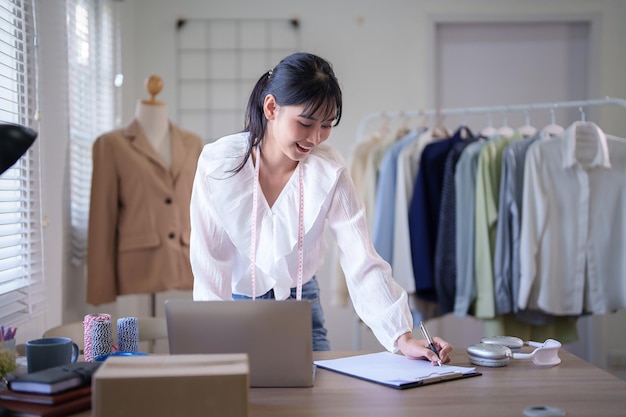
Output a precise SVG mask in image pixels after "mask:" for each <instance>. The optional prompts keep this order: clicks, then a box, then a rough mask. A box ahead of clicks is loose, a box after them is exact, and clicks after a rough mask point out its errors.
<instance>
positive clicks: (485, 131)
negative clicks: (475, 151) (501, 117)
mask: <svg viewBox="0 0 626 417" xmlns="http://www.w3.org/2000/svg"><path fill="white" fill-rule="evenodd" d="M497 133H498V129H496V128H495V127H493V116H492V114H491V112H489V113H487V126H486V127H484V128H482V129H481V131H480V136H482V137H485V138H490V137H491V136H494V135H496V134H497Z"/></svg>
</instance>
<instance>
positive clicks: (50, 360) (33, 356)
mask: <svg viewBox="0 0 626 417" xmlns="http://www.w3.org/2000/svg"><path fill="white" fill-rule="evenodd" d="M76 360H78V345H77V344H76V343H74V342H73V341H72V339H70V338H68V337H44V338H43V339H35V340H30V341H28V342H26V362H27V364H28V373H29V374H30V373H32V372H37V371H42V370H44V369H48V368H52V367H55V366H61V365H69V364H70V363H74V362H76Z"/></svg>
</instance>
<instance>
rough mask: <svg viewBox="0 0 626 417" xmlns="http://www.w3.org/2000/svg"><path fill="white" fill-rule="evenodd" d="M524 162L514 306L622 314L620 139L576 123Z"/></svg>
mask: <svg viewBox="0 0 626 417" xmlns="http://www.w3.org/2000/svg"><path fill="white" fill-rule="evenodd" d="M525 163H526V164H525V171H524V194H523V210H522V213H523V214H524V215H523V216H522V226H521V236H520V262H521V265H520V267H521V278H520V293H519V299H518V304H519V307H520V308H521V309H526V308H529V309H539V310H542V311H545V312H548V313H551V314H555V315H580V314H583V313H593V314H605V313H609V312H613V311H616V310H619V309H624V308H626V257H625V256H624V254H625V253H626V140H624V139H622V138H617V137H612V136H607V135H605V134H604V132H602V130H601V129H600V128H599V127H598V126H597V125H595V124H593V123H590V122H587V123H583V122H576V123H574V124H572V125H571V126H570V127H569V128H568V129H567V130H566V131H565V132H564V133H563V135H562V136H561V137H558V138H553V139H547V140H544V141H537V142H535V143H533V144H532V145H531V146H530V148H529V150H528V153H527V155H526V162H525Z"/></svg>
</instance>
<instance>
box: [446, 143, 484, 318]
mask: <svg viewBox="0 0 626 417" xmlns="http://www.w3.org/2000/svg"><path fill="white" fill-rule="evenodd" d="M485 143H486V141H485V140H484V139H479V140H477V141H476V142H474V143H470V144H469V145H467V146H466V147H465V149H464V150H463V152H462V153H461V156H460V157H459V160H458V162H457V163H456V170H455V172H454V194H455V199H456V205H457V208H458V209H457V210H456V213H455V215H456V231H455V238H456V245H455V253H456V264H457V273H456V293H455V296H454V315H456V316H458V317H465V316H466V315H467V314H468V313H472V314H473V311H472V310H471V307H472V304H473V302H474V300H475V299H476V283H475V280H474V208H475V198H476V193H475V189H476V169H477V167H478V155H480V150H481V149H482V148H483V146H484V145H485ZM460 208H462V210H461V209H460Z"/></svg>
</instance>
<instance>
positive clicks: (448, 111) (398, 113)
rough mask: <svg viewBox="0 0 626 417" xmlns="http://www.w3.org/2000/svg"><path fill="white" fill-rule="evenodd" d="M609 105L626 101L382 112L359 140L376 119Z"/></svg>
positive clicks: (364, 123)
mask: <svg viewBox="0 0 626 417" xmlns="http://www.w3.org/2000/svg"><path fill="white" fill-rule="evenodd" d="M609 104H615V105H619V106H622V107H626V99H623V98H613V97H608V96H607V97H605V98H603V99H592V100H577V101H555V102H545V103H531V104H513V105H499V106H487V107H456V108H441V109H424V110H414V111H391V112H388V111H382V112H375V113H371V114H368V115H367V116H365V117H363V118H362V119H361V121H360V122H359V125H358V127H357V140H358V141H362V140H363V139H364V138H365V129H366V128H367V125H368V124H369V123H370V122H371V121H373V120H376V119H380V118H386V119H397V118H412V117H422V116H450V115H461V116H465V115H470V114H507V113H512V112H526V113H527V112H529V111H531V110H551V111H554V110H556V109H563V108H573V107H578V108H579V109H580V110H581V113H582V112H583V109H584V108H586V107H592V106H604V105H609Z"/></svg>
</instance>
